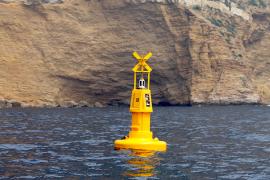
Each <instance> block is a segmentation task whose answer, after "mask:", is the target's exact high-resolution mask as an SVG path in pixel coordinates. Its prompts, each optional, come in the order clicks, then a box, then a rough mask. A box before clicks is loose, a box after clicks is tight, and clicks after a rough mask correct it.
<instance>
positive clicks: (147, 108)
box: [114, 52, 167, 151]
mask: <svg viewBox="0 0 270 180" xmlns="http://www.w3.org/2000/svg"><path fill="white" fill-rule="evenodd" d="M133 56H134V57H135V58H136V59H137V60H138V61H139V62H138V64H136V65H135V67H134V68H133V69H132V70H133V72H134V86H133V90H132V96H131V102H130V112H131V113H132V122H131V129H130V132H129V135H128V136H125V137H124V138H123V139H121V140H116V141H115V142H114V144H115V149H133V150H150V151H166V147H167V144H166V142H164V141H160V140H159V139H158V138H153V133H152V132H151V130H150V124H151V123H150V116H151V112H153V107H152V98H151V90H150V73H151V71H152V69H151V67H150V66H149V65H148V64H147V63H146V61H147V60H148V59H150V57H151V56H152V53H151V52H150V53H148V54H147V55H146V56H144V57H141V56H140V55H139V54H138V53H137V52H134V53H133ZM144 78H147V84H146V83H145V79H144ZM138 80H139V81H138ZM137 82H138V83H137Z"/></svg>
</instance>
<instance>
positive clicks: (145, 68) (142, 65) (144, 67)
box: [132, 52, 152, 72]
mask: <svg viewBox="0 0 270 180" xmlns="http://www.w3.org/2000/svg"><path fill="white" fill-rule="evenodd" d="M133 56H134V57H135V58H136V59H137V60H138V61H139V62H138V64H136V65H135V67H134V68H133V69H132V70H133V71H134V72H151V71H152V68H151V67H150V66H149V65H148V64H147V63H146V61H147V60H148V59H150V58H151V57H152V53H151V52H149V53H148V54H147V55H145V56H144V57H142V56H140V55H139V54H138V53H137V52H134V53H133Z"/></svg>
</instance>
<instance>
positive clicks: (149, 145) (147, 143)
mask: <svg viewBox="0 0 270 180" xmlns="http://www.w3.org/2000/svg"><path fill="white" fill-rule="evenodd" d="M114 144H115V149H117V150H118V149H133V150H149V151H166V149H167V144H166V142H164V141H160V140H158V138H155V139H135V138H126V139H122V140H116V141H115V142H114Z"/></svg>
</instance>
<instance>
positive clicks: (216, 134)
mask: <svg viewBox="0 0 270 180" xmlns="http://www.w3.org/2000/svg"><path fill="white" fill-rule="evenodd" d="M130 118H131V117H130V113H129V112H128V108H118V107H112V108H100V109H99V108H78V109H61V108H55V109H4V110H0V177H1V178H0V179H5V178H14V179H17V178H18V179H19V178H22V179H128V178H130V179H148V178H149V179H252V180H253V179H255V180H269V179H270V108H269V107H262V106H205V107H204V106H203V107H156V108H155V109H154V113H153V115H152V131H153V132H154V134H155V135H156V136H157V137H159V139H161V140H165V141H166V142H167V143H168V151H167V152H166V153H154V154H152V153H141V152H130V151H114V150H113V141H114V140H115V139H119V138H121V137H122V136H124V135H127V133H128V131H129V124H130Z"/></svg>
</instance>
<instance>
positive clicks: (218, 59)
mask: <svg viewBox="0 0 270 180" xmlns="http://www.w3.org/2000/svg"><path fill="white" fill-rule="evenodd" d="M55 2H56V3H41V2H40V3H31V2H30V1H28V2H23V1H21V2H17V1H16V2H11V3H10V2H9V3H0V41H1V43H0V68H1V71H0V106H2V107H3V106H20V105H22V106H77V105H78V106H103V105H115V104H128V103H129V97H130V92H131V89H132V83H133V82H132V73H131V68H132V67H133V66H134V64H135V63H136V60H134V59H132V57H131V54H132V52H133V51H135V50H136V51H138V52H139V53H142V54H143V53H147V52H148V51H151V52H153V54H154V56H153V57H152V59H150V60H149V64H150V65H152V67H153V69H154V71H153V73H152V94H153V99H154V103H155V104H161V105H166V104H173V105H176V104H197V103H207V104H211V103H218V104H239V103H270V81H269V78H270V71H269V70H268V69H269V68H268V67H269V66H270V59H269V55H270V51H269V50H268V49H269V47H270V46H269V45H270V26H269V22H270V21H269V20H270V19H269V18H270V10H269V9H268V8H267V6H266V7H260V6H255V5H250V4H246V7H245V12H246V13H249V14H250V17H251V18H250V19H244V18H243V17H241V16H237V15H235V13H232V14H230V13H224V12H222V11H221V10H220V9H215V8H213V7H210V6H203V8H202V7H199V6H197V5H196V4H195V5H196V6H195V5H193V6H192V5H189V6H186V5H185V4H182V3H181V2H180V3H176V2H170V1H164V2H163V1H158V2H154V1H151V2H147V1H146V2H145V1H142V2H140V1H132V0H69V1H68V0H66V1H64V2H63V3H57V1H55ZM61 2H62V1H61ZM221 3H222V2H221Z"/></svg>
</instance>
